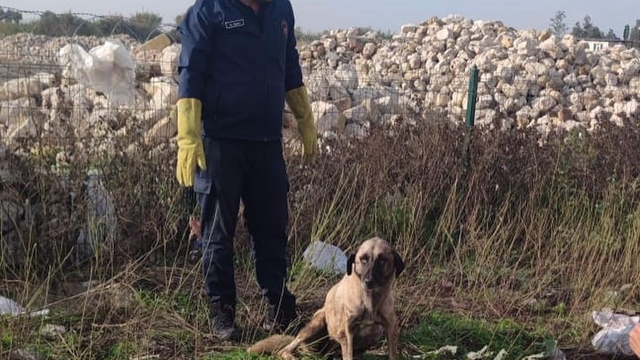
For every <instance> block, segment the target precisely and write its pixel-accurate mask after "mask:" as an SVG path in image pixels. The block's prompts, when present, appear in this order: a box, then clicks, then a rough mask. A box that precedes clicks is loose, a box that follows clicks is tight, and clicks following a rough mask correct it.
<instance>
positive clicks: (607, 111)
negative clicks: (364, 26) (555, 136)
mask: <svg viewBox="0 0 640 360" xmlns="http://www.w3.org/2000/svg"><path fill="white" fill-rule="evenodd" d="M301 58H302V61H303V63H304V64H305V67H306V68H307V69H308V70H309V71H310V72H309V74H310V75H309V82H310V88H311V89H312V92H313V99H314V100H316V101H318V102H319V103H318V104H317V105H316V108H318V109H320V110H321V112H322V111H326V109H331V110H332V111H333V112H335V110H336V108H337V110H338V111H339V113H340V114H341V116H340V117H341V118H343V119H345V120H346V122H347V124H349V123H351V124H354V123H355V124H358V125H359V126H362V127H364V128H366V127H367V125H368V122H369V121H376V120H377V121H389V120H393V119H394V116H396V115H398V114H402V115H407V114H411V115H418V116H417V119H428V118H429V114H433V113H436V114H439V116H443V115H444V116H446V117H447V118H448V119H450V120H452V121H455V122H463V121H464V116H465V112H466V109H467V101H468V85H469V77H470V74H471V71H472V68H473V67H474V66H475V67H477V69H478V70H479V85H478V92H477V100H476V109H477V110H476V124H479V125H482V124H491V125H492V126H496V125H497V126H500V127H501V128H504V129H509V128H513V127H536V128H537V129H539V130H540V131H542V132H548V131H550V130H553V129H556V128H565V129H571V128H575V127H577V126H582V127H585V128H587V129H590V130H593V129H595V128H597V126H598V123H599V122H601V121H614V122H617V123H620V121H621V120H622V119H623V118H625V117H626V118H635V117H637V116H638V115H640V103H639V102H638V96H639V95H640V51H638V49H632V48H627V47H626V46H625V45H623V44H618V45H615V46H612V47H609V48H606V49H604V50H602V51H598V52H595V51H589V49H588V46H587V43H586V42H584V41H580V40H579V39H576V38H575V37H573V36H571V35H566V36H563V37H561V38H560V37H556V36H555V35H552V34H551V33H549V32H548V31H542V32H536V31H533V30H516V29H513V28H510V27H507V26H505V25H504V24H503V23H501V22H484V21H473V20H469V19H465V18H461V17H453V16H452V17H448V18H444V19H438V18H432V19H429V20H428V21H426V22H424V23H422V24H420V25H404V26H402V28H401V31H400V33H398V34H395V35H394V36H393V37H392V38H391V39H384V38H381V37H380V35H379V34H376V33H372V32H367V33H364V34H360V33H358V31H357V30H355V29H350V30H347V31H332V32H330V33H328V34H326V35H324V36H323V37H322V39H320V40H317V41H314V42H312V43H311V44H308V45H303V46H301ZM368 101H370V102H373V103H374V104H375V105H377V106H369V105H370V104H371V103H370V102H368ZM355 110H362V111H355ZM399 110H400V111H399ZM355 112H359V113H360V115H359V116H354V113H355ZM411 115H410V116H411ZM354 120H355V121H354ZM347 126H349V125H347ZM352 126H354V125H352Z"/></svg>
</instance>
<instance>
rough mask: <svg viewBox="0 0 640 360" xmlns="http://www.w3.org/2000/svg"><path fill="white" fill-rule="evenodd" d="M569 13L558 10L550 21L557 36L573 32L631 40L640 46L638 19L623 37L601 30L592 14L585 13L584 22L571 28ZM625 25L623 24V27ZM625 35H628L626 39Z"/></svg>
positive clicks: (632, 44) (610, 31)
mask: <svg viewBox="0 0 640 360" xmlns="http://www.w3.org/2000/svg"><path fill="white" fill-rule="evenodd" d="M566 18H567V15H566V13H565V12H564V11H558V12H556V14H555V16H554V17H552V18H551V21H550V23H549V31H551V33H553V34H555V35H557V36H564V35H566V34H571V35H573V36H575V37H576V38H579V39H611V40H626V41H628V42H629V46H634V47H638V48H640V20H636V24H635V26H633V27H629V33H628V34H624V35H623V37H618V36H617V35H616V33H615V31H613V29H609V30H608V31H606V32H605V31H603V30H601V29H600V28H599V27H598V26H596V25H594V24H593V21H592V20H591V16H589V15H585V17H584V18H583V19H582V22H580V21H578V22H576V23H575V24H574V25H573V27H572V28H571V30H570V31H569V26H568V25H567V23H566ZM623 27H624V26H622V25H621V28H623ZM625 35H628V36H627V38H626V39H625Z"/></svg>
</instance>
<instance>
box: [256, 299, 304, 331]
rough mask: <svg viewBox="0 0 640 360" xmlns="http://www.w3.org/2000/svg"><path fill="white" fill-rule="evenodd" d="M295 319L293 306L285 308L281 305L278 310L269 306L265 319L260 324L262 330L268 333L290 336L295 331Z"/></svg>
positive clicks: (274, 306)
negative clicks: (287, 334)
mask: <svg viewBox="0 0 640 360" xmlns="http://www.w3.org/2000/svg"><path fill="white" fill-rule="evenodd" d="M296 318H297V314H296V307H295V305H288V306H285V305H284V304H283V305H281V306H280V308H279V309H278V306H277V305H269V310H268V312H267V318H266V319H265V321H264V322H263V323H262V328H263V329H264V330H265V331H268V332H272V331H273V332H277V333H285V332H286V333H289V334H292V333H295V332H296V329H297V326H296V323H294V320H296Z"/></svg>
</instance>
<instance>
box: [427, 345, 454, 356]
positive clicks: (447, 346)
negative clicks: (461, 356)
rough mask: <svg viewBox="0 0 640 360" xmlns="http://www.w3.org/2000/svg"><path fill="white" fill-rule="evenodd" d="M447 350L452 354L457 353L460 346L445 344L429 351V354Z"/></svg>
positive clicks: (437, 353) (438, 353)
mask: <svg viewBox="0 0 640 360" xmlns="http://www.w3.org/2000/svg"><path fill="white" fill-rule="evenodd" d="M445 352H448V353H450V354H451V355H455V354H456V353H457V352H458V347H457V346H453V345H445V346H443V347H441V348H439V349H438V350H434V351H429V352H428V353H427V355H440V354H442V353H445Z"/></svg>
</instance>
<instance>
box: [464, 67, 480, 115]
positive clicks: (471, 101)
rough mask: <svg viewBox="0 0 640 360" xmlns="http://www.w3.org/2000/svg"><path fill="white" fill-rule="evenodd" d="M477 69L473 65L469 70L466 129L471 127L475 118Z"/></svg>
mask: <svg viewBox="0 0 640 360" xmlns="http://www.w3.org/2000/svg"><path fill="white" fill-rule="evenodd" d="M478 73H479V71H478V67H477V66H476V65H473V68H471V76H470V78H469V95H468V101H467V118H466V124H467V126H468V127H473V124H474V122H475V117H476V99H477V98H478Z"/></svg>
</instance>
